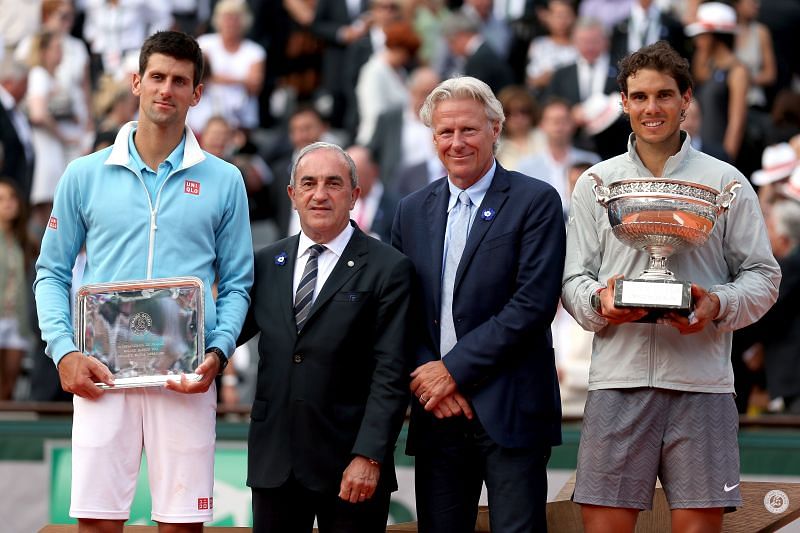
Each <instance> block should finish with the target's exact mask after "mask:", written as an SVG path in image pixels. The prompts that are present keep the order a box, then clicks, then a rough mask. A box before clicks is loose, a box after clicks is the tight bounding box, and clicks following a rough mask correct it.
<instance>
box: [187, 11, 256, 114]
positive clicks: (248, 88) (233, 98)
mask: <svg viewBox="0 0 800 533" xmlns="http://www.w3.org/2000/svg"><path fill="white" fill-rule="evenodd" d="M252 23H253V17H252V14H251V13H250V9H249V8H248V7H247V4H246V3H245V2H244V1H243V0H220V1H219V2H217V5H216V6H215V7H214V15H213V17H212V19H211V24H212V25H213V26H214V28H215V29H216V30H217V33H207V34H205V35H201V36H200V37H199V38H198V39H197V42H198V43H199V44H200V48H201V49H202V50H203V54H204V55H205V56H206V58H207V59H208V66H209V67H210V69H211V76H210V78H209V79H208V81H207V82H206V85H205V92H204V94H203V100H201V102H203V101H205V104H204V106H211V107H212V109H211V110H210V113H208V116H213V115H222V116H223V117H225V119H226V120H227V121H228V122H229V123H230V124H232V125H233V126H236V127H240V128H245V129H252V128H256V127H258V125H259V112H258V95H259V93H260V92H261V89H262V87H263V86H264V71H265V69H266V63H267V52H266V50H264V47H263V46H261V45H260V44H258V43H255V42H253V41H251V40H249V39H245V37H244V36H245V35H246V34H247V31H248V30H249V29H250V26H251V25H252ZM194 111H197V112H198V113H200V112H201V111H202V109H201V110H195V109H194V108H193V110H192V111H190V112H189V115H192V114H193V112H194ZM207 111H208V110H207ZM190 121H191V119H190ZM199 126H200V128H201V129H202V127H203V126H205V124H202V125H199Z"/></svg>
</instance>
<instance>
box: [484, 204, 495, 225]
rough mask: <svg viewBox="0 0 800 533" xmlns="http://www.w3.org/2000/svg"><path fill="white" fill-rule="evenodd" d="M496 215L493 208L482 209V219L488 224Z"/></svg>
mask: <svg viewBox="0 0 800 533" xmlns="http://www.w3.org/2000/svg"><path fill="white" fill-rule="evenodd" d="M495 214H496V213H495V210H494V209H492V208H491V207H487V208H485V209H481V219H483V220H486V221H487V222H488V221H490V220H492V219H494V215H495Z"/></svg>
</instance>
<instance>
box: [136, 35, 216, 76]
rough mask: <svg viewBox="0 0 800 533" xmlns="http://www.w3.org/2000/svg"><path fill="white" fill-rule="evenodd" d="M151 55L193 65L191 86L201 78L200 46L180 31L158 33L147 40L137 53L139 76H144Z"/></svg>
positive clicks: (192, 38) (201, 54)
mask: <svg viewBox="0 0 800 533" xmlns="http://www.w3.org/2000/svg"><path fill="white" fill-rule="evenodd" d="M153 54H164V55H165V56H169V57H172V58H175V59H181V60H187V61H191V62H192V63H194V77H193V79H192V86H193V87H197V86H198V85H199V84H200V80H202V78H203V66H204V64H205V61H204V60H203V52H202V50H200V45H199V44H197V41H196V40H195V39H194V37H192V36H191V35H189V34H186V33H183V32H181V31H158V32H156V33H154V34H153V35H151V36H150V37H148V38H147V40H146V41H145V42H144V44H142V51H141V52H139V75H140V76H144V71H145V70H147V62H148V61H149V60H150V56H151V55H153Z"/></svg>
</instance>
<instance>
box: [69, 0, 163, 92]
mask: <svg viewBox="0 0 800 533" xmlns="http://www.w3.org/2000/svg"><path fill="white" fill-rule="evenodd" d="M83 8H84V13H85V14H86V18H85V21H84V25H83V37H84V38H85V39H86V41H87V42H88V43H89V49H90V51H91V54H92V65H91V69H92V81H93V83H94V84H95V86H96V83H97V81H98V80H99V78H100V75H101V74H104V73H105V74H110V75H111V76H113V77H115V78H117V79H123V78H124V77H125V75H126V73H127V72H128V67H127V66H126V63H127V62H128V61H130V58H133V59H134V60H136V58H138V56H139V49H140V48H141V47H142V43H143V42H144V40H145V39H146V38H147V36H148V35H152V34H153V33H155V32H157V31H162V30H168V29H170V27H172V15H171V14H170V2H165V1H163V0H138V1H135V2H131V1H120V0H84V2H83Z"/></svg>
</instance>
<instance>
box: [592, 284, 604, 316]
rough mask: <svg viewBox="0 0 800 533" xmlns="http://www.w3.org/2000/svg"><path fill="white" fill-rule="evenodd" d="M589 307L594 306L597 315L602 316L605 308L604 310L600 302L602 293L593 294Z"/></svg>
mask: <svg viewBox="0 0 800 533" xmlns="http://www.w3.org/2000/svg"><path fill="white" fill-rule="evenodd" d="M600 290H602V289H600ZM589 305H591V306H592V309H594V312H595V313H597V314H598V315H601V316H602V314H603V313H602V310H603V308H602V302H601V301H600V291H595V292H593V293H592V296H591V298H590V299H589Z"/></svg>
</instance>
